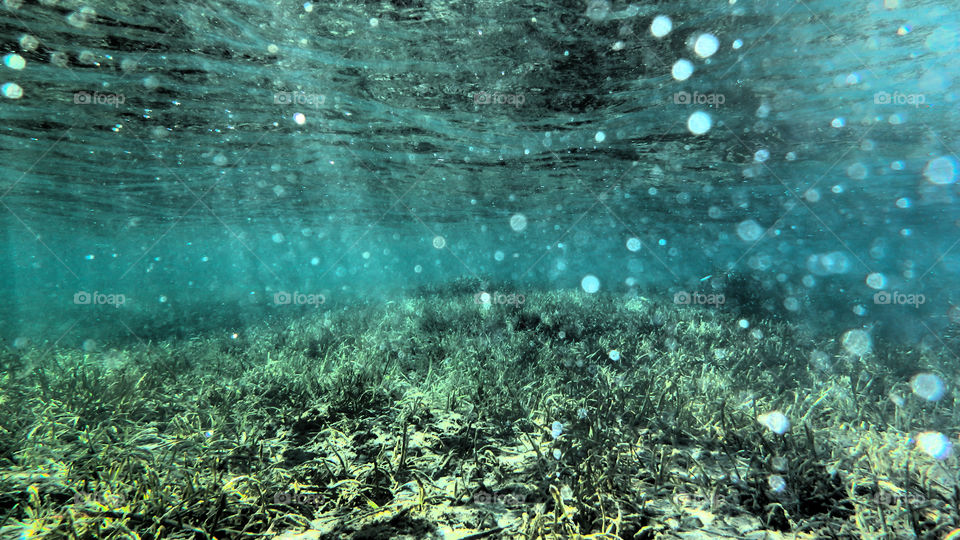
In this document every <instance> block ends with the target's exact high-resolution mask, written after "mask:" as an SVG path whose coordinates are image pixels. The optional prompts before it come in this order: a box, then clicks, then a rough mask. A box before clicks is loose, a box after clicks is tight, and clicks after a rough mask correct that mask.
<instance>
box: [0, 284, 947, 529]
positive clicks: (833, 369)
mask: <svg viewBox="0 0 960 540" xmlns="http://www.w3.org/2000/svg"><path fill="white" fill-rule="evenodd" d="M476 291H477V288H476V287H475V286H473V285H471V284H464V283H460V284H453V285H449V286H446V287H437V288H434V289H432V290H424V291H421V293H420V294H418V295H417V296H415V297H408V298H402V299H396V300H394V301H389V302H383V303H380V304H363V305H341V306H332V305H327V306H321V307H320V308H318V309H317V310H316V311H313V312H310V313H309V314H305V315H302V316H301V315H298V316H297V317H290V318H288V319H285V320H282V321H279V320H277V321H272V322H265V323H263V324H261V325H259V326H256V327H249V328H244V329H236V334H233V332H232V331H229V332H217V333H211V334H210V335H206V336H201V337H197V338H193V339H188V340H170V341H162V342H141V343H137V342H133V343H132V344H129V345H127V346H124V347H118V348H109V347H104V348H102V349H101V350H99V351H97V352H91V353H87V352H84V351H82V350H80V349H77V348H65V347H52V348H48V347H44V346H36V347H25V348H20V349H12V348H9V349H5V350H3V351H2V353H0V362H2V367H3V371H2V375H0V419H2V421H0V469H2V470H0V537H2V538H40V537H45V538H145V539H147V538H191V539H196V538H281V539H286V540H292V539H315V538H331V539H333V538H401V539H402V538H410V539H424V538H459V539H479V538H510V539H536V538H594V539H600V538H605V539H614V538H684V539H697V538H756V539H761V538H769V539H777V538H935V539H938V540H939V539H943V538H944V537H946V536H948V535H949V534H950V533H951V531H953V530H954V529H955V528H956V527H958V526H960V525H958V524H960V516H958V512H960V510H958V508H960V489H958V483H957V471H958V468H957V458H956V457H955V456H953V455H952V453H950V452H949V448H946V452H945V453H943V455H937V456H936V457H934V456H932V455H931V452H930V451H929V450H930V448H929V445H926V446H925V445H923V444H918V441H920V440H922V436H921V434H922V433H925V432H933V431H935V432H938V433H942V434H944V435H945V436H947V437H949V438H950V439H952V438H954V437H956V434H957V433H958V430H960V428H958V425H960V422H958V414H957V408H956V406H955V403H954V399H955V392H954V389H953V384H951V381H956V380H958V378H957V371H958V369H960V366H958V362H957V361H956V359H955V358H954V357H953V356H952V355H951V354H950V353H949V352H946V346H947V345H949V344H950V343H953V342H954V340H952V339H951V338H950V337H949V336H948V337H945V338H944V346H945V350H944V351H938V350H926V349H924V350H920V349H906V348H903V347H897V346H893V345H890V344H887V343H884V342H883V341H881V340H879V339H876V338H875V339H874V341H873V343H872V349H871V350H870V351H869V352H866V353H865V354H861V355H856V356H854V355H851V354H850V353H848V352H847V351H846V350H845V349H844V347H843V346H842V344H841V342H840V336H841V335H842V334H843V331H844V329H838V330H837V331H836V332H833V331H827V332H823V333H821V334H818V333H817V332H813V331H810V330H809V329H802V328H801V327H800V326H798V325H796V324H795V323H794V322H791V321H790V320H789V319H787V318H777V317H773V316H770V315H771V314H770V313H766V315H768V316H764V314H761V313H759V312H757V313H750V312H749V308H750V306H749V305H745V304H741V305H740V306H738V307H737V308H732V307H730V308H728V307H725V306H711V307H693V306H684V305H676V304H675V303H673V301H672V299H648V298H643V297H638V296H634V297H624V296H618V295H613V294H603V293H597V294H592V295H590V294H586V293H584V292H583V291H549V292H527V293H525V294H524V295H520V294H519V292H518V291H511V290H509V289H508V288H503V289H502V290H500V291H498V292H497V293H495V294H493V295H492V296H491V297H489V299H490V300H491V302H483V301H482V300H486V299H487V297H484V298H482V299H480V301H478V296H477V295H476ZM511 294H512V295H514V296H512V297H511ZM521 299H522V304H521V303H520V302H521ZM760 311H762V310H760ZM742 320H745V321H747V322H749V326H748V327H747V328H744V327H743V325H742V324H741V321H742ZM825 335H826V336H832V337H824V336H825ZM917 373H933V374H937V376H938V377H939V378H940V379H942V380H944V381H948V384H947V390H946V393H945V395H944V396H943V397H942V398H941V399H939V400H938V401H928V400H926V399H923V398H922V397H919V396H917V395H915V394H914V392H913V391H911V383H910V381H911V377H913V376H914V375H916V374H917ZM781 414H782V416H780V415H781ZM781 431H782V433H778V432H781ZM933 453H935V454H939V453H938V452H933Z"/></svg>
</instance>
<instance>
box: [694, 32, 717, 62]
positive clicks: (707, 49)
mask: <svg viewBox="0 0 960 540" xmlns="http://www.w3.org/2000/svg"><path fill="white" fill-rule="evenodd" d="M719 48H720V40H718V39H717V36H715V35H713V34H700V35H699V36H697V40H696V41H695V42H694V43H693V52H695V53H697V56H699V57H700V58H709V57H711V56H713V54H714V53H715V52H717V49H719Z"/></svg>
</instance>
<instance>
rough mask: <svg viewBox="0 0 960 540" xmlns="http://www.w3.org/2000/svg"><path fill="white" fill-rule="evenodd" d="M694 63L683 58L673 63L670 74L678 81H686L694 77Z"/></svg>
mask: <svg viewBox="0 0 960 540" xmlns="http://www.w3.org/2000/svg"><path fill="white" fill-rule="evenodd" d="M693 70H694V67H693V62H691V61H689V60H686V59H684V58H681V59H680V60H677V61H676V62H674V63H673V68H671V69H670V74H671V75H673V78H674V79H675V80H678V81H685V80H687V79H689V78H690V76H691V75H693Z"/></svg>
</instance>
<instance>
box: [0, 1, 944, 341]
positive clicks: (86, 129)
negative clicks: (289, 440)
mask: <svg viewBox="0 0 960 540" xmlns="http://www.w3.org/2000/svg"><path fill="white" fill-rule="evenodd" d="M954 7H955V6H953V5H952V4H950V3H949V2H946V1H941V2H914V1H907V0H899V1H898V0H885V1H882V2H881V1H876V0H871V1H864V2H835V1H813V2H789V1H782V2H773V1H750V0H746V1H745V0H738V1H732V2H661V3H642V4H627V3H625V2H621V1H614V2H608V1H604V0H591V1H590V2H583V1H582V0H576V1H564V2H553V3H542V2H513V1H511V2H501V1H494V0H480V1H476V2H463V3H461V2H449V1H442V0H436V1H423V0H393V1H381V2H376V1H357V2H329V3H328V2H317V3H310V2H308V3H300V2H287V1H280V2H257V1H237V2H223V3H221V2H207V1H203V2H189V3H187V2H145V3H123V2H72V1H63V0H61V1H56V0H42V1H40V2H21V1H20V0H7V1H6V2H5V4H4V7H3V8H2V9H0V28H2V34H0V35H2V36H3V46H4V51H3V54H5V55H6V56H5V59H4V63H5V66H4V67H3V68H2V75H3V76H2V80H0V84H4V86H3V94H4V95H5V97H4V98H2V101H0V115H2V118H3V122H2V124H0V148H2V152H3V160H2V162H0V206H2V208H0V223H2V226H3V234H2V235H0V254H2V255H3V259H4V262H3V264H2V265H0V276H2V278H3V279H2V283H0V287H2V291H3V295H4V298H6V301H5V302H3V307H2V308H0V322H2V332H3V333H4V337H5V338H7V339H11V340H12V339H14V338H16V337H25V338H29V339H32V340H35V341H44V340H48V341H54V340H58V339H62V340H65V341H64V342H65V343H78V344H79V343H81V342H83V341H84V340H85V339H88V338H89V337H90V336H99V335H101V334H115V335H116V334H119V335H129V334H131V333H132V334H134V335H136V336H138V337H141V338H147V337H151V336H154V335H163V333H164V332H170V331H171V328H176V329H177V331H178V332H186V333H189V332H190V331H191V330H192V329H195V328H199V327H201V326H202V325H203V324H205V322H204V321H207V322H209V319H210V318H211V317H213V315H211V314H216V315H217V316H223V315H224V314H228V316H229V317H241V316H242V314H244V313H252V314H253V316H255V317H260V316H263V315H264V314H268V313H271V312H273V311H275V310H276V308H277V305H276V298H277V294H284V293H290V294H292V293H293V292H299V293H302V294H304V295H317V296H315V297H316V298H320V297H322V298H323V299H324V301H325V302H330V303H331V304H330V305H334V304H335V303H336V302H339V301H347V300H349V299H352V298H356V297H379V296H383V295H389V294H391V293H392V292H393V291H397V290H414V289H415V288H417V287H421V286H424V285H430V284H434V283H440V282H446V281H450V280H453V279H456V278H458V277H461V276H467V277H473V278H480V279H483V280H490V282H491V283H507V282H509V283H511V284H512V285H513V286H514V287H518V288H521V289H522V288H528V289H544V288H546V289H552V288H585V289H592V288H594V286H595V287H597V288H598V289H599V290H600V291H614V292H622V293H628V294H639V295H644V296H654V297H662V298H665V299H668V301H671V300H672V301H680V302H683V301H687V302H699V301H700V299H704V298H707V297H708V295H710V294H712V293H717V291H720V290H729V289H724V287H725V286H726V284H727V283H728V282H729V280H731V279H742V280H745V281H743V282H742V283H744V284H745V285H744V287H745V288H747V289H748V290H750V291H751V293H750V294H754V295H756V296H759V297H762V303H763V305H764V309H765V310H767V311H768V312H769V314H771V315H774V316H777V317H784V318H791V319H793V320H796V321H797V322H798V323H800V324H804V325H807V326H810V327H814V328H821V329H822V328H824V327H827V326H828V325H829V329H828V331H827V333H831V332H834V330H833V328H834V327H835V328H836V332H834V333H835V335H836V337H837V339H839V337H840V334H841V333H842V331H844V330H846V329H850V328H866V329H868V330H873V329H875V330H876V332H877V333H878V334H879V333H887V334H890V335H895V336H897V337H901V338H904V339H907V340H912V341H916V342H923V343H927V344H929V345H936V344H937V343H938V342H939V339H940V338H939V336H940V335H941V333H942V332H943V331H944V330H945V329H948V328H949V324H950V323H951V320H952V319H956V318H958V317H960V315H958V312H957V311H956V309H955V308H954V307H953V302H956V301H957V298H956V296H957V295H956V292H955V286H954V284H955V283H956V277H957V273H958V271H960V248H958V247H957V246H956V244H957V242H958V240H960V234H958V233H960V231H958V229H957V221H956V220H957V218H958V215H957V214H958V213H957V211H956V209H955V199H956V197H957V189H956V185H955V181H956V179H957V170H956V169H957V167H958V164H957V161H958V158H957V156H956V152H957V150H958V148H960V142H958V138H957V128H956V126H957V122H958V108H957V98H958V96H957V93H956V82H957V77H958V73H960V72H958V66H960V56H958V50H960V16H958V15H957V12H956V11H955V9H954ZM668 22H669V24H667V23H668ZM714 46H715V48H716V50H715V52H714V50H713V49H714ZM691 68H692V73H684V71H687V72H689V71H690V69H691ZM94 293H97V294H94ZM78 295H79V296H78ZM84 295H86V296H84ZM85 298H86V299H88V300H89V301H90V303H97V302H98V301H100V302H101V304H109V303H110V302H113V303H114V305H115V304H116V303H117V299H118V298H122V301H121V302H122V303H123V305H122V306H121V307H122V309H120V308H118V309H116V310H113V311H110V310H100V311H97V312H96V316H95V317H92V318H91V317H90V313H91V312H90V311H89V310H87V311H84V309H86V304H84V299H85ZM94 319H95V320H96V322H97V323H99V324H95V321H94Z"/></svg>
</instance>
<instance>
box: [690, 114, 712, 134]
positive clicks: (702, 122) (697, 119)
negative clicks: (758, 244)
mask: <svg viewBox="0 0 960 540" xmlns="http://www.w3.org/2000/svg"><path fill="white" fill-rule="evenodd" d="M711 127H713V119H712V118H710V115H709V114H707V113H705V112H703V111H697V112H695V113H693V114H691V115H690V118H687V129H688V130H690V133H693V134H694V135H703V134H704V133H706V132H708V131H710V128H711Z"/></svg>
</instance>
